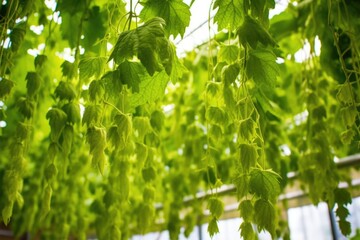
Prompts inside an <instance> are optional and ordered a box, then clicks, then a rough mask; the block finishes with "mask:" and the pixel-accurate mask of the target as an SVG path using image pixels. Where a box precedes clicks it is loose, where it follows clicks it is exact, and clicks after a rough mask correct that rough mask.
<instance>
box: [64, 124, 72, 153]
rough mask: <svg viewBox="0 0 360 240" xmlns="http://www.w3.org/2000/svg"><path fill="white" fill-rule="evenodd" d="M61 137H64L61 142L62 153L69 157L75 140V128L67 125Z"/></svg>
mask: <svg viewBox="0 0 360 240" xmlns="http://www.w3.org/2000/svg"><path fill="white" fill-rule="evenodd" d="M61 137H62V142H61V147H62V152H63V153H64V155H65V156H68V155H69V154H70V151H71V147H72V144H73V139H74V128H73V126H72V125H68V124H66V125H65V127H64V130H63V131H62V133H61Z"/></svg>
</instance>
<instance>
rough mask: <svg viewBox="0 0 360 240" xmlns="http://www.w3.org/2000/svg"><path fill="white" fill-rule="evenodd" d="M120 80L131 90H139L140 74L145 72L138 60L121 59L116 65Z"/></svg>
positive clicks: (142, 74)
mask: <svg viewBox="0 0 360 240" xmlns="http://www.w3.org/2000/svg"><path fill="white" fill-rule="evenodd" d="M118 70H119V73H120V80H121V82H122V83H123V84H127V85H128V87H130V88H131V89H132V91H133V92H139V91H140V86H139V85H140V82H141V81H142V80H143V78H142V76H144V75H145V74H146V72H145V69H144V67H143V66H142V65H141V64H140V63H138V62H130V61H127V60H125V61H123V62H122V63H120V65H119V67H118Z"/></svg>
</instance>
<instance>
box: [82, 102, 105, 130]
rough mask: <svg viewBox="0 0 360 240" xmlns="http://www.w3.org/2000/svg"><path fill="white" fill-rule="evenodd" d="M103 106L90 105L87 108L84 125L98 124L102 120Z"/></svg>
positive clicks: (83, 120)
mask: <svg viewBox="0 0 360 240" xmlns="http://www.w3.org/2000/svg"><path fill="white" fill-rule="evenodd" d="M101 113H102V107H101V106H100V105H88V106H86V108H85V111H84V115H83V119H82V125H84V124H86V125H87V126H90V125H93V124H97V123H99V122H100V119H101Z"/></svg>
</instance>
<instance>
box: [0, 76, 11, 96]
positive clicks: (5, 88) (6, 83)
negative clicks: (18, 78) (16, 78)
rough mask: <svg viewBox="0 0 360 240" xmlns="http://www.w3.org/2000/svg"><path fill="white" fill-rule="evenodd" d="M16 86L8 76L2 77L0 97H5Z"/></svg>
mask: <svg viewBox="0 0 360 240" xmlns="http://www.w3.org/2000/svg"><path fill="white" fill-rule="evenodd" d="M13 87H14V82H13V81H11V80H8V79H6V78H0V98H4V97H6V96H7V95H9V94H10V91H11V89H12V88H13Z"/></svg>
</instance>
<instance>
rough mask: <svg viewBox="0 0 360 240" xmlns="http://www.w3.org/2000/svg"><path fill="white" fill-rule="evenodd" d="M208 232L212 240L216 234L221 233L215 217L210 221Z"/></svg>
mask: <svg viewBox="0 0 360 240" xmlns="http://www.w3.org/2000/svg"><path fill="white" fill-rule="evenodd" d="M207 231H208V233H209V235H210V237H211V238H212V237H213V236H214V235H215V234H217V233H219V227H218V225H217V219H216V218H215V217H213V218H212V219H211V220H210V222H209V225H208V229H207Z"/></svg>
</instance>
